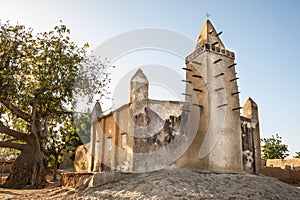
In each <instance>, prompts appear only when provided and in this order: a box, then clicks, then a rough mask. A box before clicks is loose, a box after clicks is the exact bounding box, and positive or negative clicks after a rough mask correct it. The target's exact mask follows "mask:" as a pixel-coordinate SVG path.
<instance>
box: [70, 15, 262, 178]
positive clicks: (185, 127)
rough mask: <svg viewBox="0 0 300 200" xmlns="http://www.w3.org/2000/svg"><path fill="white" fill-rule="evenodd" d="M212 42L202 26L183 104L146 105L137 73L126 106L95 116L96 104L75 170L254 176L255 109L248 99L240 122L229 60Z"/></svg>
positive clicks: (189, 61)
mask: <svg viewBox="0 0 300 200" xmlns="http://www.w3.org/2000/svg"><path fill="white" fill-rule="evenodd" d="M219 36H220V33H218V32H217V31H216V30H215V28H214V27H213V25H212V23H211V22H210V21H209V20H206V21H205V23H204V25H203V27H202V31H201V33H200V36H199V39H198V41H197V45H196V49H195V51H194V52H192V53H191V54H190V55H188V56H187V57H186V67H185V68H183V69H184V70H185V71H186V79H185V80H183V81H184V82H186V91H185V93H184V95H185V96H186V98H185V101H184V102H180V101H160V100H151V99H149V98H148V86H149V83H148V80H147V77H146V76H145V74H144V73H143V71H142V70H141V69H139V70H138V71H137V72H136V74H135V75H134V76H133V77H132V79H131V82H130V87H131V93H130V102H129V103H128V104H125V105H123V106H121V107H120V108H118V109H116V110H115V111H113V112H112V113H110V114H108V115H105V116H102V110H101V106H100V103H99V102H97V103H96V105H95V107H94V110H93V116H92V133H91V142H90V143H89V144H88V145H87V149H86V151H88V152H89V153H90V154H88V153H86V154H84V155H85V158H84V159H83V158H82V155H83V154H82V149H83V148H82V147H80V148H79V149H81V150H80V151H81V152H80V153H79V152H78V155H79V154H80V155H81V156H80V157H78V156H77V158H76V159H75V169H76V170H77V171H112V170H119V171H125V172H143V171H149V170H150V171H151V170H155V169H159V168H161V167H163V166H165V165H170V164H173V165H175V166H177V167H185V168H195V169H207V170H217V171H242V170H245V171H247V172H254V173H259V172H260V166H261V163H260V162H261V161H260V135H259V120H258V109H257V105H256V104H255V102H254V101H253V100H252V99H251V98H249V99H248V100H247V101H246V103H245V105H244V107H243V113H244V115H243V116H240V109H242V108H241V107H240V103H239V91H238V86H237V79H238V78H237V77H236V72H235V65H236V63H235V62H234V59H235V55H234V53H233V52H231V51H229V50H227V49H226V48H225V46H224V44H223V42H222V41H221V39H220V37H219ZM187 145H188V146H187ZM87 157H88V159H87ZM80 160H81V161H82V162H81V161H80ZM83 161H84V163H83ZM80 163H81V164H80ZM82 163H83V164H82ZM81 166H85V167H81Z"/></svg>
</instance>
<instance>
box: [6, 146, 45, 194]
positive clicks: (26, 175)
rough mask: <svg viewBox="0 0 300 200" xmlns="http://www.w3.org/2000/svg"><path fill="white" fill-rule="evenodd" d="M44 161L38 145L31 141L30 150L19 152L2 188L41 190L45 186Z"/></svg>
mask: <svg viewBox="0 0 300 200" xmlns="http://www.w3.org/2000/svg"><path fill="white" fill-rule="evenodd" d="M46 173H47V167H46V160H45V157H44V154H43V152H42V151H41V148H40V144H39V143H38V142H37V141H32V145H31V148H30V149H29V150H28V151H26V152H21V154H20V155H19V157H18V158H17V159H16V161H15V162H14V164H13V166H12V169H11V172H10V174H9V176H8V178H7V180H6V181H5V183H4V185H3V187H6V188H16V189H21V188H25V187H26V188H42V187H44V186H45V184H46Z"/></svg>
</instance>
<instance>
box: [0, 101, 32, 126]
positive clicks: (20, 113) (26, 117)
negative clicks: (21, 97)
mask: <svg viewBox="0 0 300 200" xmlns="http://www.w3.org/2000/svg"><path fill="white" fill-rule="evenodd" d="M0 102H1V103H2V104H3V105H4V106H5V107H7V108H8V109H9V110H10V111H11V112H12V113H13V114H15V115H17V117H19V118H22V119H24V120H25V121H27V122H30V119H31V118H30V115H28V114H27V113H25V112H23V111H21V110H20V109H18V108H17V107H16V106H14V105H13V104H12V103H11V102H10V101H9V100H7V99H1V98H0Z"/></svg>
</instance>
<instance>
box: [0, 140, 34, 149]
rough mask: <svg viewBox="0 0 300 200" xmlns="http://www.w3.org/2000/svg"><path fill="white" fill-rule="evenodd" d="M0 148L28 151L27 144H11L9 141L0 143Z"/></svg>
mask: <svg viewBox="0 0 300 200" xmlns="http://www.w3.org/2000/svg"><path fill="white" fill-rule="evenodd" d="M0 147H4V148H12V149H18V150H20V151H26V150H28V148H29V147H28V145H27V144H19V143H13V142H11V141H0Z"/></svg>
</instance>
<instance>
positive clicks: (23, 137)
mask: <svg viewBox="0 0 300 200" xmlns="http://www.w3.org/2000/svg"><path fill="white" fill-rule="evenodd" d="M0 133H5V134H7V135H9V136H12V137H14V138H16V139H19V140H24V141H29V140H30V139H29V138H30V135H27V134H25V133H21V132H18V131H15V130H12V129H10V128H8V127H7V126H5V125H4V124H3V123H2V122H1V121H0Z"/></svg>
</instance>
